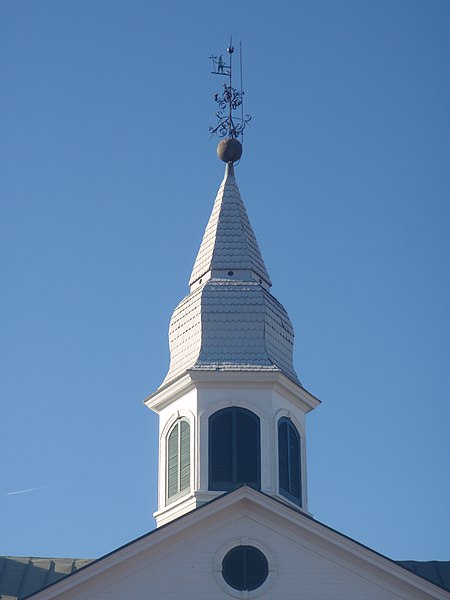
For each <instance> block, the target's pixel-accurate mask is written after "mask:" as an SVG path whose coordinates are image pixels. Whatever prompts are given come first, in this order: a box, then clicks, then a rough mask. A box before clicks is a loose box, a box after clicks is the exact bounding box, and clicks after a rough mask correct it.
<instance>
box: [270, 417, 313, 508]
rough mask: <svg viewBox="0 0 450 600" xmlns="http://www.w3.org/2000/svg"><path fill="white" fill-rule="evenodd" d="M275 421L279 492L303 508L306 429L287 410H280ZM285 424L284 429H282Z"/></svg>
mask: <svg viewBox="0 0 450 600" xmlns="http://www.w3.org/2000/svg"><path fill="white" fill-rule="evenodd" d="M274 422H275V438H276V449H277V457H278V460H277V461H276V471H277V489H278V493H279V494H280V495H281V496H283V498H286V499H287V500H289V501H291V502H293V503H294V504H296V505H297V506H300V508H303V507H304V503H305V481H306V479H305V462H304V453H305V435H304V429H303V427H302V426H301V425H300V423H299V422H298V420H297V419H296V418H295V417H294V415H292V414H291V412H290V411H287V410H281V411H278V412H277V413H276V415H275V419H274ZM283 424H284V428H283V429H284V431H282V427H283ZM280 430H281V431H282V433H283V437H282V438H280ZM281 471H282V472H281Z"/></svg>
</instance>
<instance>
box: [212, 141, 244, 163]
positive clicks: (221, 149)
mask: <svg viewBox="0 0 450 600" xmlns="http://www.w3.org/2000/svg"><path fill="white" fill-rule="evenodd" d="M217 156H218V157H219V158H220V160H223V162H226V163H230V162H231V163H234V162H237V161H238V160H239V159H240V158H241V156H242V144H241V142H240V141H239V140H237V139H235V138H226V139H224V140H221V141H220V142H219V143H218V144H217Z"/></svg>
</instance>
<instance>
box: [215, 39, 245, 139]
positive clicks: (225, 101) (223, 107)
mask: <svg viewBox="0 0 450 600" xmlns="http://www.w3.org/2000/svg"><path fill="white" fill-rule="evenodd" d="M227 53H228V56H229V58H228V60H229V62H228V63H226V62H225V61H224V59H223V55H222V54H220V55H219V56H214V55H212V54H211V56H210V57H209V58H210V59H211V60H212V64H213V70H212V71H211V73H212V74H213V75H220V76H223V77H226V78H227V79H228V82H227V83H224V84H223V86H222V87H223V91H222V92H220V93H218V94H215V95H214V100H215V102H216V103H217V105H218V107H219V110H218V111H217V112H216V117H217V120H218V123H217V124H216V126H215V127H210V128H209V131H210V133H211V135H214V134H216V135H218V136H219V137H221V138H222V137H225V136H227V137H228V138H232V139H236V138H238V137H239V136H241V137H243V135H244V129H245V126H246V125H247V123H248V122H249V121H250V120H251V116H250V115H247V114H246V115H244V91H243V89H242V44H241V43H239V66H240V76H241V86H240V89H237V88H235V87H233V85H232V75H233V53H234V46H233V44H232V40H231V37H230V45H229V46H228V48H227ZM238 109H240V116H238V115H236V112H237V111H238Z"/></svg>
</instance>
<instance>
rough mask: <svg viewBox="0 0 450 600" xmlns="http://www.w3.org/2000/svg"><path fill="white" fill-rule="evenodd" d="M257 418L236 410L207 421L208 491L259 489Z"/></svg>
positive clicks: (225, 412) (231, 409)
mask: <svg viewBox="0 0 450 600" xmlns="http://www.w3.org/2000/svg"><path fill="white" fill-rule="evenodd" d="M260 462H261V450H260V424H259V417H258V416H257V415H255V414H254V413H252V412H251V411H249V410H246V409H244V408H240V407H232V408H225V409H223V410H220V411H218V412H217V413H214V414H213V415H211V417H210V419H209V489H210V490H231V489H233V488H235V487H236V486H237V485H240V484H241V483H246V484H247V485H251V486H253V487H255V488H257V489H259V488H260V471H261V467H260Z"/></svg>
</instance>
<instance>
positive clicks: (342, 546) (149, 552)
mask: <svg viewBox="0 0 450 600" xmlns="http://www.w3.org/2000/svg"><path fill="white" fill-rule="evenodd" d="M240 544H242V545H254V546H256V547H258V548H259V549H261V550H262V551H263V553H265V555H266V557H267V559H268V562H269V576H268V578H267V580H266V582H265V583H264V584H263V585H262V586H261V588H259V589H257V590H254V591H253V592H248V593H247V592H243V593H241V592H236V591H233V590H232V589H231V588H229V586H227V584H226V583H225V582H224V580H223V577H222V575H221V560H222V557H223V556H224V554H225V553H226V552H227V550H228V549H230V548H232V547H233V546H235V545H240ZM131 597H132V598H134V599H135V600H136V599H137V600H140V599H142V600H144V598H145V599H146V600H148V598H158V599H159V598H164V599H166V598H173V599H174V600H175V599H176V600H178V599H180V600H181V599H183V600H186V599H191V598H192V599H194V598H195V600H202V599H205V600H206V599H208V600H210V599H211V598H231V597H241V598H244V597H259V598H261V599H262V600H264V599H269V598H270V599H271V600H273V599H283V600H290V599H292V600H294V599H295V600H298V598H308V600H325V599H327V600H328V599H330V598H332V599H333V600H352V599H355V600H356V599H358V600H360V599H361V598H364V599H365V600H399V599H404V600H406V599H408V600H431V599H439V600H449V599H450V594H449V593H448V592H446V591H445V590H442V589H440V588H438V587H436V586H435V585H433V584H432V583H429V582H427V581H425V580H423V579H421V578H420V577H417V576H416V575H414V574H412V573H410V572H409V571H407V570H406V569H404V568H402V567H400V566H398V565H397V564H395V563H394V562H393V561H390V560H389V559H387V558H385V557H383V556H381V555H379V554H377V553H376V552H373V551H372V550H370V549H369V548H366V547H365V546H362V545H360V544H358V543H357V542H354V541H353V540H351V539H349V538H347V537H345V536H343V535H341V534H339V533H337V532H336V531H334V530H332V529H329V528H328V527H326V526H324V525H322V524H321V523H319V522H317V521H315V520H314V519H312V518H311V517H308V516H307V515H305V514H302V513H301V511H299V510H295V509H293V508H291V507H289V506H287V505H285V504H284V503H282V502H278V501H276V500H274V499H273V498H270V497H268V496H265V495H264V494H261V493H260V492H257V491H255V490H252V489H250V488H247V487H245V486H244V487H241V488H239V489H237V490H235V491H234V492H231V493H229V494H226V495H224V496H221V497H219V498H218V499H216V500H214V501H212V502H210V503H208V504H206V505H204V506H203V507H201V508H200V509H197V510H195V511H193V512H190V513H187V514H186V515H184V516H183V517H181V518H180V519H177V520H175V521H172V522H171V523H169V524H167V525H165V526H162V527H160V528H158V529H156V530H155V531H154V532H152V533H151V534H147V535H145V536H143V537H141V538H139V539H137V540H135V541H134V542H131V543H130V544H128V545H126V546H124V547H122V548H120V549H118V550H117V551H115V552H113V553H111V554H109V555H107V556H105V557H103V558H101V559H99V560H97V561H95V562H94V563H91V564H90V565H88V566H87V567H85V568H84V569H81V570H80V571H78V572H77V573H75V574H73V575H71V576H70V577H68V578H66V579H64V580H62V581H60V582H58V583H56V584H54V585H53V586H51V587H49V588H47V589H45V590H42V591H41V592H39V593H37V594H35V595H34V596H33V599H34V600H50V599H52V598H61V599H64V600H72V599H77V600H84V599H87V598H89V599H90V600H104V599H106V598H108V600H115V599H119V598H120V599H123V598H131Z"/></svg>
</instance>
